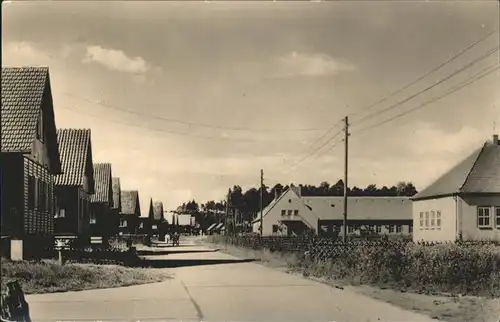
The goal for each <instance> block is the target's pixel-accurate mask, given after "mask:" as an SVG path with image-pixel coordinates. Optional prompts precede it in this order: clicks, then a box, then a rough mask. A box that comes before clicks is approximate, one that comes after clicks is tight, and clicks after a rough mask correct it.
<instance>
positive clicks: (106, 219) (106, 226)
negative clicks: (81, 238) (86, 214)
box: [89, 202, 113, 237]
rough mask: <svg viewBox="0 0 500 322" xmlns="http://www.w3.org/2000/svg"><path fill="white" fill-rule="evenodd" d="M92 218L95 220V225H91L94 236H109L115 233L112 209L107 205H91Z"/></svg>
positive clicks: (91, 232)
mask: <svg viewBox="0 0 500 322" xmlns="http://www.w3.org/2000/svg"><path fill="white" fill-rule="evenodd" d="M90 217H91V218H95V220H96V221H95V223H90V225H89V231H90V234H91V235H92V236H101V237H103V236H109V235H110V234H111V233H113V228H112V219H113V218H112V216H111V209H110V208H109V206H108V204H107V203H104V202H94V203H90Z"/></svg>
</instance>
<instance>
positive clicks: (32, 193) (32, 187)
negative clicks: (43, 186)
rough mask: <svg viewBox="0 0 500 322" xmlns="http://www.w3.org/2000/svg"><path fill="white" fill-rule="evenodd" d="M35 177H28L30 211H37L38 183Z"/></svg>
mask: <svg viewBox="0 0 500 322" xmlns="http://www.w3.org/2000/svg"><path fill="white" fill-rule="evenodd" d="M35 182H36V181H35V177H33V176H29V177H28V209H30V210H33V209H35V203H36V183H35Z"/></svg>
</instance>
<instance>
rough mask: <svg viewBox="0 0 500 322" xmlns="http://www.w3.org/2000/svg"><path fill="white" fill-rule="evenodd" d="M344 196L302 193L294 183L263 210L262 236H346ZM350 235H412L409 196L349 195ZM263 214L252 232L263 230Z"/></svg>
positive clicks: (348, 219)
mask: <svg viewBox="0 0 500 322" xmlns="http://www.w3.org/2000/svg"><path fill="white" fill-rule="evenodd" d="M343 202H344V198H343V197H329V196H328V197H324V196H314V197H309V196H301V191H300V187H295V186H293V185H292V186H291V187H290V188H289V189H288V190H286V191H284V192H283V193H282V194H281V195H279V196H276V197H275V199H274V200H273V201H272V202H271V203H270V204H269V205H268V206H267V207H266V208H265V209H264V211H263V222H264V225H263V235H285V236H294V235H301V234H305V233H313V234H318V235H325V236H334V235H335V236H342V235H343V226H344V225H343V212H344V209H343V207H344V204H343ZM347 207H348V208H347V209H348V218H347V231H348V234H349V235H361V234H365V233H369V234H379V235H382V234H384V235H396V234H399V235H411V234H412V232H413V220H412V206H411V200H410V198H409V197H349V198H348V201H347ZM259 229H260V216H258V217H257V218H256V219H255V220H254V221H253V231H254V232H255V233H259V232H260V230H259Z"/></svg>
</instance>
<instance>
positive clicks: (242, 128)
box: [63, 93, 327, 132]
mask: <svg viewBox="0 0 500 322" xmlns="http://www.w3.org/2000/svg"><path fill="white" fill-rule="evenodd" d="M63 95H65V96H69V97H72V98H75V99H78V100H81V101H84V102H87V103H89V104H92V105H99V106H102V107H106V108H111V109H114V110H118V111H121V112H124V113H129V114H133V115H137V116H142V117H149V118H154V119H156V120H162V121H166V122H170V123H178V124H184V125H189V126H199V127H206V128H213V129H221V130H229V131H248V132H313V131H320V130H324V129H325V128H327V127H320V128H303V129H269V128H267V129H265V128H261V129H258V128H245V127H228V126H221V125H212V124H205V123H197V122H190V121H182V120H176V119H171V118H166V117H162V116H157V115H152V114H146V113H139V112H136V111H131V110H128V109H123V108H120V107H117V106H114V105H110V104H107V103H104V102H95V101H92V100H90V99H88V98H84V97H80V96H76V95H74V94H70V93H63Z"/></svg>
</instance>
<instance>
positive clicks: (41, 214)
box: [23, 157, 55, 235]
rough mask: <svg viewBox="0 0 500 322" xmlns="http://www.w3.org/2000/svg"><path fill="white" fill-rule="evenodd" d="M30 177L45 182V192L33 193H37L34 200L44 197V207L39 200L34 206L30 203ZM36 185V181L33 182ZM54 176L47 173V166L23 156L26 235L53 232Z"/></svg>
mask: <svg viewBox="0 0 500 322" xmlns="http://www.w3.org/2000/svg"><path fill="white" fill-rule="evenodd" d="M30 178H36V180H37V181H38V182H40V183H42V184H46V189H47V191H46V192H45V194H40V196H38V193H36V189H38V186H37V187H36V189H35V190H34V191H32V192H31V193H33V194H34V195H37V197H36V198H35V199H34V200H37V201H40V200H41V199H44V204H45V205H46V207H40V206H39V205H40V202H35V204H34V206H33V205H30V198H31V197H30V196H31V195H30V191H29V190H30V189H29V182H30ZM35 185H36V182H35ZM54 189H55V184H54V176H53V175H52V174H50V173H49V171H48V169H47V168H44V167H43V166H41V165H40V164H38V163H36V162H34V161H33V160H32V159H31V158H28V157H24V216H23V227H24V233H25V234H28V235H53V234H54V214H55V201H54V199H55V198H54Z"/></svg>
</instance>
